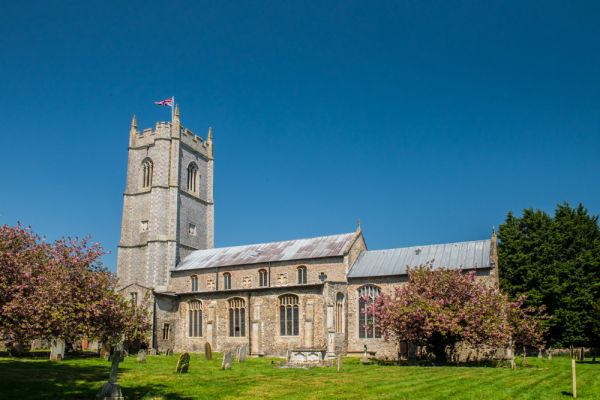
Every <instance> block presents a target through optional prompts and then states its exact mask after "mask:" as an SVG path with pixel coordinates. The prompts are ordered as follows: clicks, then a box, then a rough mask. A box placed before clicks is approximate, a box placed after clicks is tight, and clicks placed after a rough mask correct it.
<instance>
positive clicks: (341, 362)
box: [337, 354, 344, 372]
mask: <svg viewBox="0 0 600 400" xmlns="http://www.w3.org/2000/svg"><path fill="white" fill-rule="evenodd" d="M343 367H344V358H343V357H342V355H341V354H340V355H338V356H337V372H340V371H341V370H342V368H343Z"/></svg>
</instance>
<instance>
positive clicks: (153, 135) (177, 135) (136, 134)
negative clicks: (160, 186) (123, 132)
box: [129, 116, 213, 159]
mask: <svg viewBox="0 0 600 400" xmlns="http://www.w3.org/2000/svg"><path fill="white" fill-rule="evenodd" d="M173 139H179V140H180V141H181V143H182V144H183V145H185V146H188V147H190V148H191V150H193V151H197V152H198V153H200V154H202V155H203V156H205V157H206V158H208V159H212V158H213V146H212V130H211V128H209V130H208V134H207V139H203V138H202V137H200V136H198V135H196V134H195V133H194V132H192V131H191V130H189V129H187V128H185V127H183V126H181V124H180V123H179V121H174V122H173V123H171V122H157V123H156V126H155V127H154V129H152V128H147V129H144V130H142V131H139V130H138V129H137V125H136V120H135V116H134V117H133V120H132V125H131V132H130V141H129V147H130V148H131V149H139V148H144V147H148V146H152V145H154V144H155V142H156V141H157V140H173Z"/></svg>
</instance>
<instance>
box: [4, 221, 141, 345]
mask: <svg viewBox="0 0 600 400" xmlns="http://www.w3.org/2000/svg"><path fill="white" fill-rule="evenodd" d="M102 254H103V250H102V248H101V247H100V245H99V244H97V243H90V242H89V240H87V239H84V240H78V239H71V238H67V239H60V240H57V241H56V242H54V243H47V242H46V241H44V240H42V239H41V238H40V237H39V236H38V235H36V234H34V233H33V232H32V231H31V230H30V229H27V228H23V227H22V226H20V225H18V226H16V227H10V226H6V225H5V226H1V227H0V332H1V333H2V334H3V336H5V337H7V338H9V339H11V340H13V341H15V342H18V343H27V342H29V341H31V340H33V339H38V338H44V339H50V338H60V339H64V340H66V341H69V342H72V341H74V340H76V339H79V338H82V337H88V338H98V339H100V340H120V339H122V338H123V337H124V336H125V337H126V338H132V339H134V338H136V336H145V335H147V334H148V332H149V328H150V322H149V318H148V312H147V311H146V310H145V309H144V308H141V307H135V306H134V305H132V304H131V303H130V302H129V301H127V300H126V299H124V298H123V296H121V295H120V294H119V293H118V292H117V290H116V285H117V281H116V277H115V276H114V275H113V274H112V273H110V272H109V271H108V270H106V269H105V268H103V267H101V266H100V264H99V263H98V259H99V257H100V256H101V255H102Z"/></svg>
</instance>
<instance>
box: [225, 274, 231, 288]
mask: <svg viewBox="0 0 600 400" xmlns="http://www.w3.org/2000/svg"><path fill="white" fill-rule="evenodd" d="M223 289H231V274H230V273H229V272H225V273H224V274H223Z"/></svg>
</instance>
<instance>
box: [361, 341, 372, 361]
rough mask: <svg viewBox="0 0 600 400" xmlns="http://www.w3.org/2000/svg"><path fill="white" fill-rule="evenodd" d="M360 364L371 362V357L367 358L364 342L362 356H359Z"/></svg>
mask: <svg viewBox="0 0 600 400" xmlns="http://www.w3.org/2000/svg"><path fill="white" fill-rule="evenodd" d="M360 363H361V364H371V359H370V358H369V353H368V352H367V345H366V344H365V352H364V353H363V356H362V357H361V358H360Z"/></svg>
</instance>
